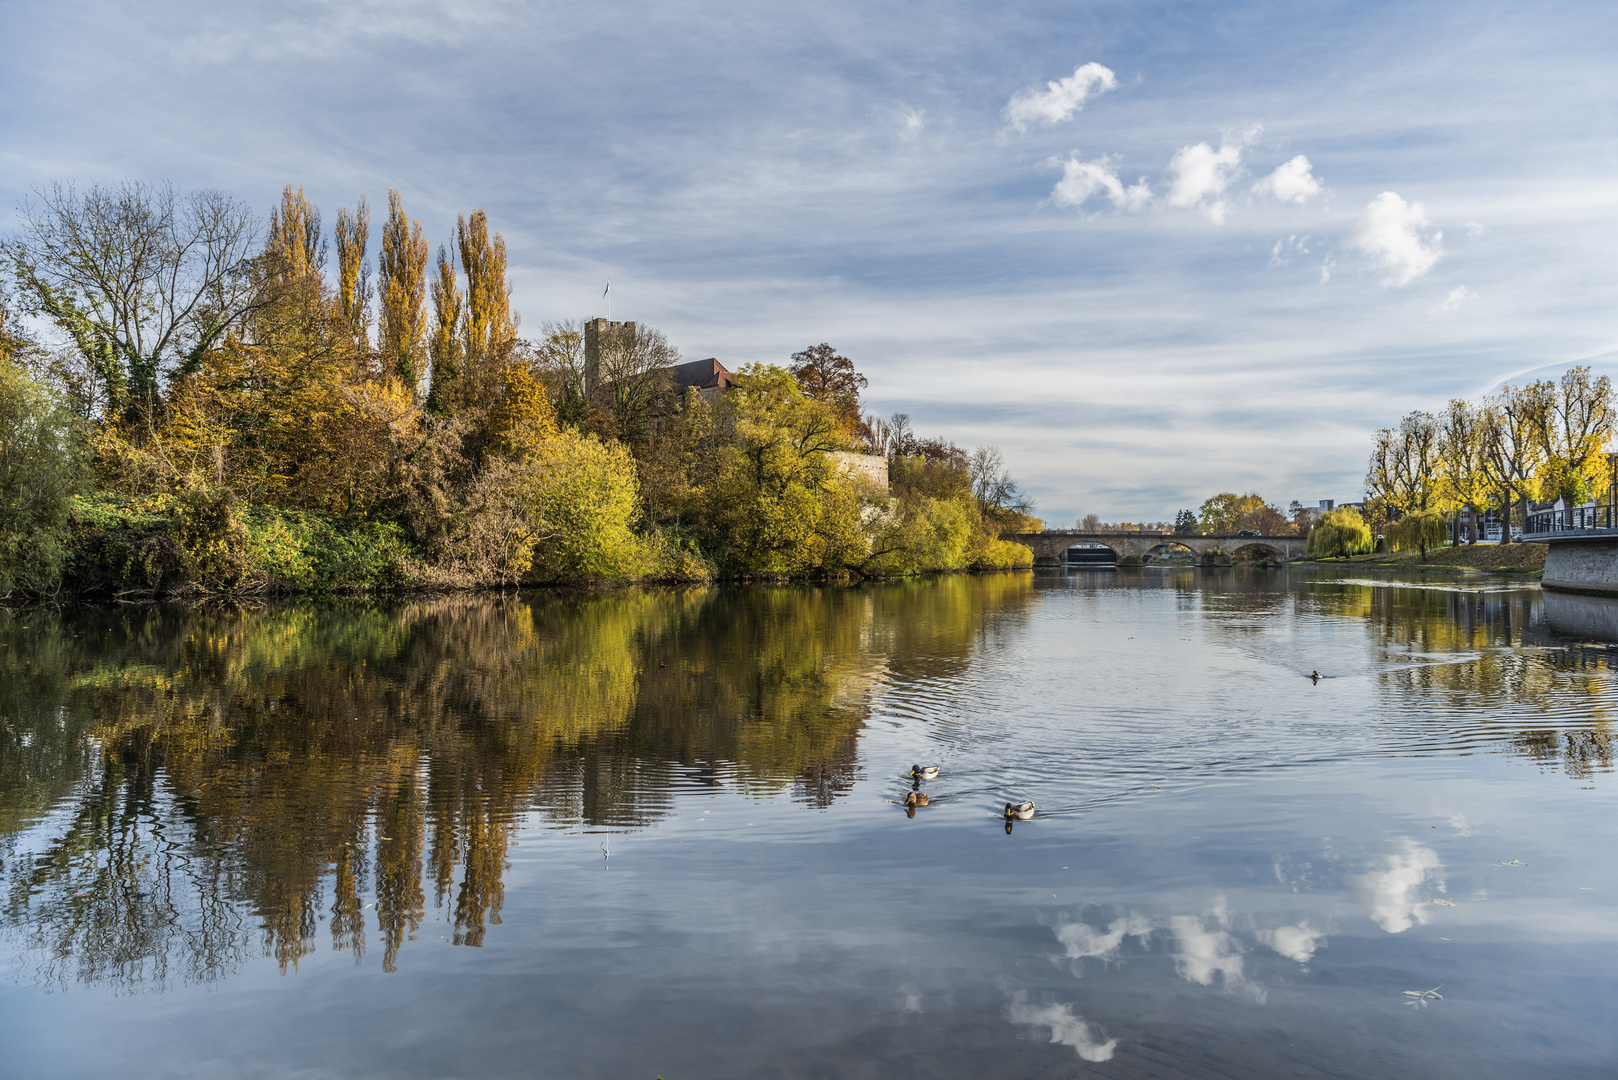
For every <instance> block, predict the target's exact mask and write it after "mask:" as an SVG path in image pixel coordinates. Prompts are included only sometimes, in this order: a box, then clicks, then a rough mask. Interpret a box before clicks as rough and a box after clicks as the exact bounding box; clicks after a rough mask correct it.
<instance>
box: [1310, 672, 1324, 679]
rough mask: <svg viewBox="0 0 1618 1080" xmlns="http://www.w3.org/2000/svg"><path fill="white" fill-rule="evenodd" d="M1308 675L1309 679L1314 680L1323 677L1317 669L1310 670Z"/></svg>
mask: <svg viewBox="0 0 1618 1080" xmlns="http://www.w3.org/2000/svg"><path fill="white" fill-rule="evenodd" d="M1309 677H1310V678H1311V679H1313V680H1314V681H1315V682H1319V681H1320V680H1321V679H1322V678H1323V676H1322V675H1321V674H1320V672H1318V671H1311V672H1310V673H1309Z"/></svg>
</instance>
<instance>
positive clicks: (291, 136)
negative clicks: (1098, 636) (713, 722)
mask: <svg viewBox="0 0 1618 1080" xmlns="http://www.w3.org/2000/svg"><path fill="white" fill-rule="evenodd" d="M0 36H3V40H5V41H6V42H7V48H6V60H5V63H4V65H3V66H0V100H4V102H5V103H6V104H5V109H4V112H3V113H0V206H3V207H4V208H5V209H6V210H9V208H10V207H13V206H15V205H16V204H17V203H18V202H19V201H20V200H21V199H22V198H23V197H25V196H26V194H27V191H28V189H29V188H30V187H32V186H35V185H39V184H44V183H48V182H50V181H52V180H58V179H74V180H78V181H80V182H87V181H93V180H117V179H122V178H125V177H130V178H140V179H152V180H158V179H168V180H172V181H173V182H175V183H176V184H178V185H179V186H181V187H187V188H189V187H219V188H224V189H227V190H229V191H232V192H233V193H235V194H237V195H238V196H240V197H242V198H244V199H247V200H249V201H251V202H252V203H253V204H255V205H257V206H260V207H263V208H264V209H266V210H267V209H268V207H269V206H270V205H271V203H272V202H273V201H274V199H275V198H276V196H277V194H278V192H279V191H280V188H281V186H282V185H283V184H286V183H289V182H290V183H294V184H301V185H303V186H304V187H305V188H306V190H307V191H308V192H309V194H310V195H311V197H313V198H314V199H315V200H316V201H317V202H318V204H319V205H320V206H321V208H322V210H323V211H324V213H325V215H326V220H327V221H328V223H329V222H330V221H331V220H332V219H333V218H334V217H335V213H336V210H337V208H338V207H339V206H341V205H352V203H353V201H354V200H355V198H356V197H357V196H359V195H361V194H365V195H367V196H369V198H370V202H371V205H372V207H373V208H375V207H377V206H379V205H383V204H385V201H386V193H387V189H388V188H389V187H397V188H399V189H400V191H401V192H402V194H403V196H404V199H405V204H406V208H407V210H408V211H409V212H410V213H411V214H412V215H413V216H417V217H419V218H420V219H421V220H422V223H423V225H424V227H425V229H426V232H427V234H428V236H429V238H431V239H432V240H434V242H435V243H437V242H440V241H442V240H446V239H447V238H448V236H449V234H450V229H451V227H452V225H453V222H454V217H455V214H456V213H457V212H466V211H468V210H470V209H472V208H474V207H483V208H485V209H486V210H487V211H488V212H489V216H490V219H491V223H492V224H493V226H494V227H495V228H497V229H498V230H499V231H501V232H502V233H503V234H504V235H505V237H506V239H507V242H508V243H509V245H510V248H511V259H512V277H513V283H514V287H515V302H516V305H517V307H518V308H519V310H520V311H521V312H522V314H523V317H524V321H525V325H526V327H527V328H528V329H530V330H537V328H538V326H539V324H540V323H541V322H543V321H545V320H547V319H555V318H566V317H573V318H587V317H591V316H594V315H598V314H602V313H603V310H602V304H601V300H600V294H601V290H602V285H603V282H604V281H605V280H607V279H608V278H610V279H611V280H612V282H613V317H614V318H634V319H639V320H642V321H644V322H649V323H651V324H653V325H655V326H657V327H659V328H661V329H663V330H664V331H665V332H667V333H668V335H669V337H670V339H671V340H672V341H673V342H674V343H675V344H676V345H677V346H679V348H680V349H681V351H682V353H683V354H684V355H685V356H686V357H688V358H692V359H696V358H701V357H706V356H718V357H719V358H720V359H721V360H723V361H724V362H725V363H726V364H727V365H729V366H731V367H735V366H738V365H740V364H743V363H747V362H750V361H769V362H784V361H785V359H786V357H787V356H788V355H789V354H790V353H791V352H793V351H794V350H796V349H799V348H802V347H804V346H806V345H809V344H813V343H815V342H819V341H829V342H831V343H833V344H834V345H836V346H837V347H838V348H840V349H841V350H842V351H844V352H845V353H846V354H848V355H849V356H851V357H853V358H854V359H855V361H856V363H857V364H858V365H859V366H860V368H861V369H862V370H863V371H864V372H865V373H866V374H867V375H868V376H869V378H870V381H871V385H870V389H869V391H868V408H870V409H871V410H873V411H877V412H880V413H884V414H886V413H891V412H893V411H896V410H902V411H905V412H908V413H910V414H911V416H912V418H913V420H914V422H915V423H916V425H917V427H918V428H919V429H920V430H921V431H923V432H924V433H927V434H940V435H944V436H946V437H949V438H953V439H954V440H956V441H957V442H960V443H962V444H964V445H975V444H979V443H994V444H997V445H999V446H1001V447H1002V448H1003V449H1004V451H1005V453H1006V457H1007V460H1008V461H1009V462H1010V464H1011V465H1012V468H1013V470H1014V472H1015V474H1016V475H1017V476H1018V477H1019V478H1020V479H1022V480H1023V481H1024V482H1025V483H1026V484H1027V485H1028V486H1029V487H1030V488H1031V489H1032V491H1033V492H1034V494H1035V496H1036V498H1037V499H1038V501H1039V504H1040V512H1041V513H1042V514H1043V515H1044V516H1045V517H1046V518H1047V519H1048V520H1050V521H1051V522H1052V523H1053V524H1059V523H1064V522H1071V521H1072V520H1073V519H1074V518H1075V517H1076V516H1078V515H1080V514H1083V513H1086V512H1090V511H1094V512H1096V513H1099V514H1101V515H1102V516H1103V517H1105V518H1108V519H1114V520H1116V519H1131V520H1140V519H1142V518H1147V519H1158V518H1165V517H1171V516H1172V515H1173V512H1174V511H1175V510H1176V509H1178V508H1180V507H1194V506H1196V505H1197V504H1199V503H1200V502H1201V501H1202V500H1203V499H1204V498H1206V497H1208V496H1209V495H1212V494H1214V493H1216V492H1219V491H1223V490H1241V491H1246V490H1257V491H1259V492H1260V493H1262V494H1263V495H1265V496H1266V497H1267V498H1269V499H1270V500H1272V501H1275V502H1279V503H1281V504H1283V505H1285V503H1286V502H1287V501H1289V500H1291V499H1299V500H1301V501H1304V502H1306V503H1313V502H1314V501H1316V500H1318V499H1321V498H1336V499H1339V500H1341V499H1348V498H1352V497H1355V496H1356V495H1357V493H1358V492H1359V490H1360V486H1361V478H1362V476H1363V470H1364V462H1365V457H1366V453H1367V450H1368V439H1369V436H1370V433H1371V431H1372V430H1374V429H1375V428H1376V427H1379V426H1383V425H1386V424H1390V423H1392V422H1394V421H1396V420H1397V418H1398V417H1399V415H1401V414H1402V413H1403V412H1406V411H1408V410H1410V409H1413V408H1427V409H1436V408H1439V407H1441V406H1442V405H1443V403H1444V402H1445V401H1446V400H1447V399H1448V398H1450V397H1454V396H1466V397H1472V396H1477V395H1481V394H1483V393H1486V392H1487V391H1489V390H1490V389H1491V388H1492V387H1494V386H1497V385H1498V384H1499V383H1500V382H1501V381H1503V380H1508V379H1509V380H1519V379H1522V378H1527V377H1533V376H1535V375H1543V374H1550V373H1555V372H1559V371H1560V370H1562V369H1563V368H1565V367H1567V366H1568V365H1570V364H1573V363H1581V362H1583V363H1591V364H1593V365H1594V366H1595V367H1596V368H1597V369H1598V370H1602V371H1612V370H1614V369H1615V368H1618V363H1615V362H1614V361H1615V360H1618V324H1615V320H1614V315H1615V313H1618V303H1615V301H1618V183H1615V182H1614V179H1613V177H1614V175H1615V172H1618V168H1615V166H1618V161H1615V158H1618V140H1615V138H1614V136H1615V117H1614V101H1615V98H1618V95H1615V90H1618V7H1615V6H1614V5H1611V4H1597V3H1582V4H1558V3H1536V4H1533V5H1526V4H1521V3H1514V4H1504V3H1499V4H1491V3H1466V4H1460V3H1427V4H1416V5H1411V4H1407V3H1403V4H1393V3H1388V4H1378V3H1364V2H1356V3H1339V4H1330V3H1321V4H1307V5H1300V4H1296V3H1286V4H1282V3H1276V4H1259V3H1249V4H1238V3H1183V4H1165V3H1157V4H1153V3H1090V4H1078V3H992V4H990V3H981V4H980V3H965V2H954V3H950V2H942V3H939V2H934V3H927V4H900V3H889V4H874V3H870V2H863V3H841V2H832V3H819V4H815V5H795V6H794V5H766V4H754V5H742V4H721V3H683V4H682V3H665V4H646V5H638V4H635V3H618V4H611V5H603V4H594V3H591V4H586V3H554V4H526V3H515V2H512V3H499V2H490V3H447V2H413V0H397V2H391V3H376V2H371V0H357V2H355V0H350V2H347V3H326V2H312V0H311V2H302V3H284V4H279V5H266V4H247V3H232V2H210V3H161V2H154V3H150V4H141V5H131V4H111V3H98V2H74V0H58V2H55V3H52V4H49V5H45V4H32V5H25V4H21V3H17V2H8V3H5V4H4V5H3V6H0ZM1053 84H1054V85H1053ZM1300 157H1302V158H1304V159H1306V162H1305V163H1299V162H1298V160H1297V159H1298V158H1300ZM1278 169H1281V172H1280V173H1279V174H1278V173H1277V170H1278ZM1143 178H1144V179H1143ZM1385 193H1391V194H1385Z"/></svg>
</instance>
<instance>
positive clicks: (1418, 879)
mask: <svg viewBox="0 0 1618 1080" xmlns="http://www.w3.org/2000/svg"><path fill="white" fill-rule="evenodd" d="M1442 869H1443V864H1442V863H1440V862H1439V861H1438V853H1437V852H1435V851H1433V849H1432V848H1429V847H1425V846H1423V845H1421V844H1418V843H1416V842H1415V841H1414V840H1411V839H1410V838H1409V837H1401V838H1400V839H1399V845H1398V847H1397V848H1396V849H1395V850H1394V851H1391V852H1389V853H1388V854H1386V855H1384V856H1382V858H1381V859H1380V860H1378V863H1377V869H1375V870H1372V871H1370V872H1369V873H1365V874H1360V875H1358V876H1356V877H1350V878H1348V884H1349V885H1350V887H1352V888H1353V890H1354V895H1355V896H1356V897H1357V898H1358V899H1359V902H1360V903H1362V904H1364V905H1365V909H1366V911H1367V912H1368V913H1369V914H1370V916H1371V921H1372V922H1374V923H1376V924H1377V925H1378V926H1380V927H1381V928H1382V929H1384V930H1386V931H1387V932H1388V933H1390V934H1402V933H1404V932H1405V931H1406V930H1409V929H1410V928H1411V927H1412V926H1415V925H1417V924H1418V923H1425V922H1426V921H1427V913H1428V912H1429V911H1430V910H1431V909H1430V908H1429V907H1428V905H1427V903H1426V902H1425V901H1424V900H1422V898H1421V896H1420V895H1419V894H1420V892H1421V889H1422V887H1423V886H1424V885H1426V884H1427V880H1428V879H1429V878H1435V879H1436V884H1437V885H1438V887H1439V888H1440V889H1442V888H1443V884H1444V882H1443V878H1442V877H1440V876H1439V875H1440V873H1441V871H1442Z"/></svg>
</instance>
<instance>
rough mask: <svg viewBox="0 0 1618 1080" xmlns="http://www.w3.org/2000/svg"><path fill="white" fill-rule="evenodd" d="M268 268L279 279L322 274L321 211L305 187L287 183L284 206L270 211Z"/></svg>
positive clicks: (283, 195)
mask: <svg viewBox="0 0 1618 1080" xmlns="http://www.w3.org/2000/svg"><path fill="white" fill-rule="evenodd" d="M264 255H265V262H266V263H267V266H266V269H267V270H268V272H269V274H270V275H271V276H272V277H274V278H276V279H277V280H279V281H283V282H286V281H299V280H302V279H304V278H308V277H319V276H320V272H321V269H322V268H323V267H324V266H325V265H326V241H325V240H324V239H322V238H321V235H320V211H319V210H318V209H316V208H315V204H314V203H312V202H310V201H309V198H308V196H306V195H304V193H303V188H301V187H300V188H299V189H298V190H297V191H293V190H292V185H291V184H288V185H287V186H286V188H285V189H284V190H283V191H282V192H281V205H280V206H278V207H276V208H275V209H273V210H271V211H270V228H269V239H268V241H266V243H265V245H264Z"/></svg>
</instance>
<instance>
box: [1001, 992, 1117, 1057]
mask: <svg viewBox="0 0 1618 1080" xmlns="http://www.w3.org/2000/svg"><path fill="white" fill-rule="evenodd" d="M1006 1015H1007V1017H1008V1018H1009V1019H1010V1020H1011V1022H1012V1023H1013V1024H1037V1025H1039V1026H1041V1027H1048V1028H1050V1029H1051V1042H1053V1043H1060V1044H1061V1045H1063V1046H1071V1047H1072V1048H1073V1050H1074V1052H1076V1053H1077V1054H1078V1055H1079V1057H1081V1058H1083V1059H1084V1060H1085V1061H1111V1060H1112V1054H1113V1051H1114V1050H1116V1049H1117V1048H1118V1040H1117V1039H1109V1038H1107V1033H1106V1031H1105V1030H1103V1029H1102V1027H1101V1026H1100V1025H1099V1024H1092V1023H1091V1022H1090V1021H1088V1020H1086V1019H1085V1018H1084V1017H1082V1016H1079V1015H1077V1014H1076V1013H1074V1011H1073V1007H1072V1006H1071V1005H1061V1004H1052V1005H1031V1004H1029V1003H1028V1002H1027V1001H1025V1000H1023V996H1022V995H1021V994H1019V995H1018V996H1017V998H1016V999H1015V1000H1013V1001H1012V1003H1011V1005H1010V1006H1009V1007H1008V1008H1007V1010H1006Z"/></svg>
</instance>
